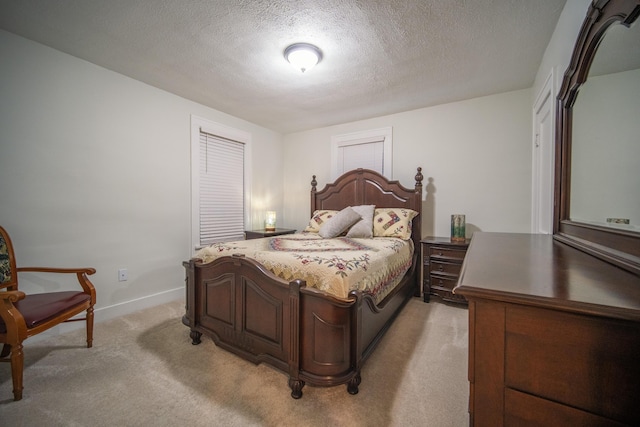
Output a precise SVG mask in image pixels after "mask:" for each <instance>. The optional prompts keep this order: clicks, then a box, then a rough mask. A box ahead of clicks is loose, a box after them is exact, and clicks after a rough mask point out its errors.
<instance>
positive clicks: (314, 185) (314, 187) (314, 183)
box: [311, 175, 318, 191]
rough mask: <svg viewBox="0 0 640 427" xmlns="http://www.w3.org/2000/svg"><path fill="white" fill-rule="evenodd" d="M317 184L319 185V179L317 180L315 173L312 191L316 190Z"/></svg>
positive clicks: (312, 180)
mask: <svg viewBox="0 0 640 427" xmlns="http://www.w3.org/2000/svg"><path fill="white" fill-rule="evenodd" d="M316 185H318V181H316V176H315V175H313V178H312V179H311V191H316Z"/></svg>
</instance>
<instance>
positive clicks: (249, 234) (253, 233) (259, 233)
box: [244, 228, 296, 240]
mask: <svg viewBox="0 0 640 427" xmlns="http://www.w3.org/2000/svg"><path fill="white" fill-rule="evenodd" d="M295 232H296V230H294V229H291V228H276V229H275V230H273V231H267V230H265V229H262V230H245V232H244V238H245V239H246V240H251V239H260V238H262V237H274V236H282V235H283V234H293V233H295Z"/></svg>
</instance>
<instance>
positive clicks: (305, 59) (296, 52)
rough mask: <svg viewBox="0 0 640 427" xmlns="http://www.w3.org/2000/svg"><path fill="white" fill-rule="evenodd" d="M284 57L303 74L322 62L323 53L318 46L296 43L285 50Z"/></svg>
mask: <svg viewBox="0 0 640 427" xmlns="http://www.w3.org/2000/svg"><path fill="white" fill-rule="evenodd" d="M284 57H285V58H286V59H287V61H289V63H290V64H291V65H293V66H294V67H295V68H296V69H297V70H300V71H302V72H303V73H304V72H305V71H307V70H310V69H311V68H313V67H315V65H316V64H317V63H318V62H320V60H321V59H322V52H321V51H320V49H318V48H317V47H316V46H314V45H312V44H309V43H295V44H292V45H291V46H289V47H287V48H286V49H285V50H284Z"/></svg>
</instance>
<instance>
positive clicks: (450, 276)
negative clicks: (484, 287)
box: [420, 237, 470, 304]
mask: <svg viewBox="0 0 640 427" xmlns="http://www.w3.org/2000/svg"><path fill="white" fill-rule="evenodd" d="M469 242H470V239H467V240H465V241H460V242H454V241H452V240H451V239H449V238H448V237H426V238H424V239H422V240H421V241H420V244H421V246H422V272H421V276H422V292H423V298H424V302H429V300H430V298H431V295H437V296H439V297H440V298H442V299H443V300H444V301H451V302H457V303H462V304H466V303H467V300H466V299H465V298H464V297H463V296H461V295H456V294H454V293H453V288H454V287H455V285H456V284H457V283H458V277H459V275H460V269H461V268H462V261H463V260H464V256H465V254H466V253H467V248H468V247H469Z"/></svg>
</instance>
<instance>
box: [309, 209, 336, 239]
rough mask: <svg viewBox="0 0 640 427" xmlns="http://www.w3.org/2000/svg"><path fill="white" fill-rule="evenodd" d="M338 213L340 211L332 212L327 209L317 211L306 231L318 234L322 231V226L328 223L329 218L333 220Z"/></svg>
mask: <svg viewBox="0 0 640 427" xmlns="http://www.w3.org/2000/svg"><path fill="white" fill-rule="evenodd" d="M337 213H338V211H332V210H327V209H323V210H317V211H315V212H314V213H313V215H312V216H311V219H310V220H309V225H307V228H305V229H304V231H309V232H311V233H317V232H318V231H320V226H322V224H324V223H325V222H327V220H328V219H329V218H331V217H332V216H334V215H335V214H337Z"/></svg>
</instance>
